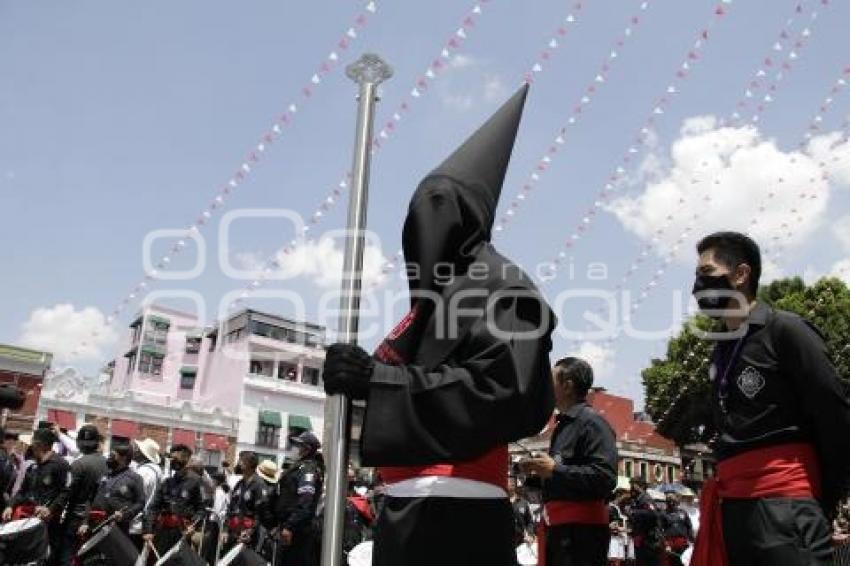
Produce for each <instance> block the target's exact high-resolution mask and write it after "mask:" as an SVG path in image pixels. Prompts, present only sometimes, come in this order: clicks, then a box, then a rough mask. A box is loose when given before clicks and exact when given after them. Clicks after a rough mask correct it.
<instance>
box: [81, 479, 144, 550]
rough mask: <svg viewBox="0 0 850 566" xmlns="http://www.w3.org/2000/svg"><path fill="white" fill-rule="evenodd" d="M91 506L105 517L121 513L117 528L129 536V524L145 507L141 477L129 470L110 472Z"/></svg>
mask: <svg viewBox="0 0 850 566" xmlns="http://www.w3.org/2000/svg"><path fill="white" fill-rule="evenodd" d="M91 506H92V509H94V510H100V511H105V512H106V516H107V517H109V516H111V515H112V514H113V513H115V512H116V511H121V515H122V517H123V518H122V520H121V522H120V523H118V527H119V528H120V529H121V530H123V531H124V533H125V534H127V535H129V532H130V522H131V521H132V520H133V517H135V516H136V515H138V514H139V513H140V512H141V510H142V509H143V508H144V506H145V486H144V484H143V483H142V477H141V476H140V475H139V474H137V473H136V472H134V471H133V470H131V469H130V468H124V469H122V470H115V471H114V472H110V473H109V475H108V476H106V477H105V478H103V479H102V480H101V482H100V486H99V487H98V490H97V494H96V495H95V497H94V501H92V505H91Z"/></svg>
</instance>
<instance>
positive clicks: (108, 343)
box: [18, 303, 118, 363]
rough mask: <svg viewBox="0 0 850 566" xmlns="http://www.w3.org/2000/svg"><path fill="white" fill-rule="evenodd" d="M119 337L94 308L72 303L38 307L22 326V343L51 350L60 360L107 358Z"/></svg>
mask: <svg viewBox="0 0 850 566" xmlns="http://www.w3.org/2000/svg"><path fill="white" fill-rule="evenodd" d="M117 340H118V334H117V332H116V331H115V330H114V329H113V328H111V327H109V326H108V325H107V324H106V317H105V316H104V315H103V313H101V312H100V310H98V309H97V308H95V307H84V308H81V309H80V310H76V309H75V308H74V305H72V304H67V303H66V304H58V305H56V306H53V307H42V308H37V309H35V310H34V311H32V312H31V313H30V317H29V320H27V321H26V322H25V323H24V324H23V325H22V326H21V336H20V338H19V339H18V342H19V343H20V344H21V345H22V346H27V347H30V348H37V349H39V350H45V351H48V352H52V353H53V355H54V358H55V360H56V361H57V362H61V363H71V362H84V361H96V362H100V361H103V360H105V359H107V358H108V357H109V355H110V353H111V352H109V348H110V347H112V346H113V345H114V344H115V343H116V342H117Z"/></svg>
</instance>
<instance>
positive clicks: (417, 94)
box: [410, 88, 419, 98]
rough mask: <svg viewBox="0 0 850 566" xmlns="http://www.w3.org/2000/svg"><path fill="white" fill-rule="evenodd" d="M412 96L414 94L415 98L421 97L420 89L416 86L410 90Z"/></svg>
mask: <svg viewBox="0 0 850 566" xmlns="http://www.w3.org/2000/svg"><path fill="white" fill-rule="evenodd" d="M410 96H412V97H413V98H419V91H418V90H417V89H415V88H414V89H413V90H411V91H410Z"/></svg>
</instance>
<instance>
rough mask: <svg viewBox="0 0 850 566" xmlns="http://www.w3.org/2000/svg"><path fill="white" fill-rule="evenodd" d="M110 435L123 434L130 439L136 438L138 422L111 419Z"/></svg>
mask: <svg viewBox="0 0 850 566" xmlns="http://www.w3.org/2000/svg"><path fill="white" fill-rule="evenodd" d="M112 436H123V437H124V438H129V439H131V440H132V439H134V438H137V437H138V436H139V423H136V422H133V421H124V420H121V419H112Z"/></svg>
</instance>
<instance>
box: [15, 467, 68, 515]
mask: <svg viewBox="0 0 850 566" xmlns="http://www.w3.org/2000/svg"><path fill="white" fill-rule="evenodd" d="M70 486H71V468H70V466H69V465H68V462H66V461H65V459H64V458H62V457H61V456H59V455H58V454H51V455H50V457H49V458H48V459H47V460H46V461H45V462H42V463H38V464H34V465H33V466H32V468H31V469H30V470H28V471H27V475H26V479H25V481H24V485H23V486H22V488H21V491H20V492H18V494H17V495H16V496H15V497H14V499H12V505H13V506H15V505H21V504H25V503H34V504H35V505H36V506H46V507H49V508H50V512H51V514H52V517H51V521H59V520H60V518H61V515H62V511H63V510H64V509H65V506H66V505H67V503H68V496H69V495H70Z"/></svg>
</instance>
